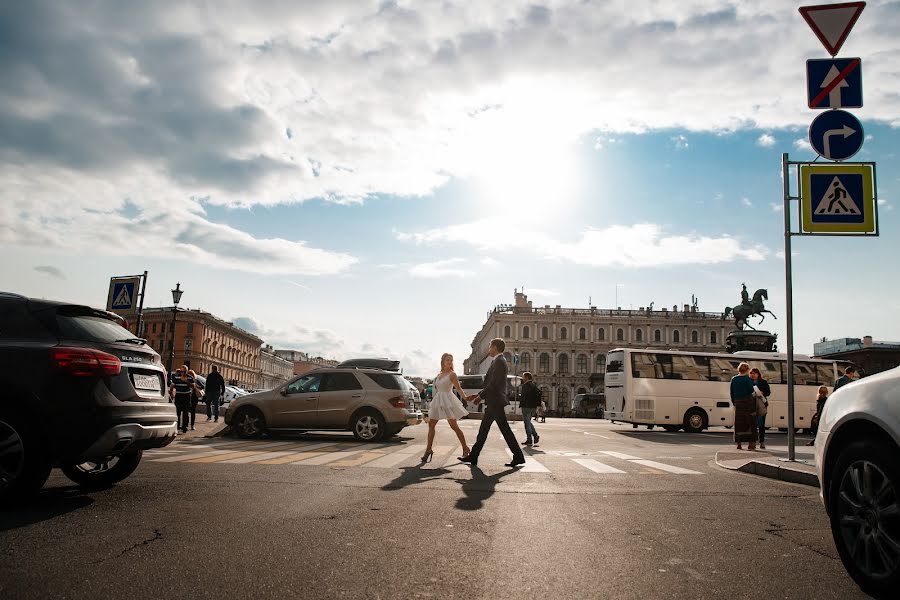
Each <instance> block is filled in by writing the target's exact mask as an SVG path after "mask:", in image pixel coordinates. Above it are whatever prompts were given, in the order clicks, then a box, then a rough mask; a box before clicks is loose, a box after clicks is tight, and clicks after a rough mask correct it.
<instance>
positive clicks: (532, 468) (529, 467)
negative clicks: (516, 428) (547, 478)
mask: <svg viewBox="0 0 900 600" xmlns="http://www.w3.org/2000/svg"><path fill="white" fill-rule="evenodd" d="M506 455H507V456H508V457H509V458H512V457H513V453H512V452H511V451H510V449H509V448H507V449H506ZM519 468H520V469H521V470H522V471H524V472H526V473H549V472H550V469H548V468H547V467H545V466H544V465H542V464H541V463H539V462H538V461H536V460H534V459H533V458H531V457H530V456H526V457H525V466H524V467H519Z"/></svg>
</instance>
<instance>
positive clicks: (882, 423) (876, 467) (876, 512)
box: [816, 367, 900, 598]
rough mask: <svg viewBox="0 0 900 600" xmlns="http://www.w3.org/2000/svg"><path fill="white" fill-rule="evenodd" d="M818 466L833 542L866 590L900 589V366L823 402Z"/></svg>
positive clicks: (883, 593) (882, 593) (878, 593)
mask: <svg viewBox="0 0 900 600" xmlns="http://www.w3.org/2000/svg"><path fill="white" fill-rule="evenodd" d="M816 470H817V471H818V475H819V482H820V484H821V496H822V501H823V502H824V503H825V510H826V511H827V512H828V516H829V519H830V521H831V533H832V536H833V537H834V543H835V546H837V550H838V553H839V554H840V556H841V560H842V561H843V563H844V567H845V568H846V569H847V572H848V573H849V574H850V576H851V577H852V578H853V580H854V581H856V583H857V585H859V587H860V588H862V589H863V591H865V592H867V593H869V594H871V595H873V596H875V597H878V598H882V597H884V598H888V597H891V598H896V597H897V596H896V594H897V591H898V590H900V367H897V368H895V369H892V370H890V371H886V372H884V373H879V374H877V375H872V376H870V377H866V378H865V379H860V380H859V381H854V382H851V383H848V384H846V385H844V386H843V387H841V388H840V389H839V390H838V391H836V392H835V393H834V394H832V395H831V397H830V398H828V400H827V401H826V402H825V407H824V408H823V409H822V415H821V417H820V419H819V430H818V433H817V435H816Z"/></svg>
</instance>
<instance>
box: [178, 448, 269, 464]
mask: <svg viewBox="0 0 900 600" xmlns="http://www.w3.org/2000/svg"><path fill="white" fill-rule="evenodd" d="M260 454H265V451H263V452H260V451H258V450H243V451H240V452H225V453H224V454H216V455H214V456H203V457H200V458H189V459H188V460H186V461H184V462H188V463H216V462H222V461H225V460H231V459H233V458H241V457H244V456H259V455H260Z"/></svg>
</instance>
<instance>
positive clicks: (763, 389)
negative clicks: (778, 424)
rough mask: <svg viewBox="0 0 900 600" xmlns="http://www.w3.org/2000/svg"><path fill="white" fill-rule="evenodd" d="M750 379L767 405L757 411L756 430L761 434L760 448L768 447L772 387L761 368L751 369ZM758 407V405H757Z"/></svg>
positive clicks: (764, 404)
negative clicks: (760, 410)
mask: <svg viewBox="0 0 900 600" xmlns="http://www.w3.org/2000/svg"><path fill="white" fill-rule="evenodd" d="M750 379H752V380H753V385H755V386H756V389H758V390H759V393H760V394H761V395H762V398H763V406H764V407H765V409H766V410H765V411H764V412H762V413H760V412H759V411H758V410H757V412H756V430H757V432H758V436H759V449H760V450H765V449H766V415H767V414H768V412H769V396H771V395H772V388H770V387H769V384H768V382H766V380H765V379H763V376H762V373H760V371H759V369H757V368H756V367H753V368H752V369H750ZM757 408H758V407H757Z"/></svg>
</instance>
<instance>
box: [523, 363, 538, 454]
mask: <svg viewBox="0 0 900 600" xmlns="http://www.w3.org/2000/svg"><path fill="white" fill-rule="evenodd" d="M522 380H523V383H522V387H521V388H520V389H519V406H521V407H522V422H523V423H524V424H525V441H524V442H522V445H523V446H531V445H532V443H534V444H537V443H538V441H539V440H540V439H541V436H539V435H538V432H537V430H536V429H535V428H534V421H533V419H534V413H535V411H536V410H537V408H538V406H540V403H541V392H540V390H539V389H538V387H537V386H536V385H535V384H534V380H533V378H532V376H531V373H530V372H528V371H525V372H524V373H522ZM532 440H533V442H532Z"/></svg>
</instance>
